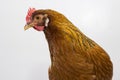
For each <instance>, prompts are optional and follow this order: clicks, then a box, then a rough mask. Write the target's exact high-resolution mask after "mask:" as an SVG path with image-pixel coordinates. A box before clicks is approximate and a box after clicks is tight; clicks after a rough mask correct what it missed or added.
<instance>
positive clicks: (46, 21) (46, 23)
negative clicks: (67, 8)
mask: <svg viewBox="0 0 120 80" xmlns="http://www.w3.org/2000/svg"><path fill="white" fill-rule="evenodd" d="M48 23H49V18H47V19H46V20H45V26H46V27H48Z"/></svg>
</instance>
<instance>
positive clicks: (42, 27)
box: [33, 26, 45, 31]
mask: <svg viewBox="0 0 120 80" xmlns="http://www.w3.org/2000/svg"><path fill="white" fill-rule="evenodd" d="M44 27H45V26H34V27H33V28H34V29H36V30H37V31H43V30H44Z"/></svg>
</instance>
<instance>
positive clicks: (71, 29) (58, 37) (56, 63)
mask: <svg viewBox="0 0 120 80" xmlns="http://www.w3.org/2000/svg"><path fill="white" fill-rule="evenodd" d="M26 22H27V24H26V25H25V27H24V29H25V30H27V29H28V28H31V27H33V28H34V29H35V30H37V31H43V32H44V34H45V36H46V39H47V41H48V45H49V50H50V57H51V67H50V68H49V80H112V75H113V65H112V62H111V60H110V57H109V56H108V54H107V53H106V52H105V51H104V50H103V49H102V48H101V47H100V46H99V45H98V44H97V43H95V42H94V41H93V40H91V39H90V38H88V37H87V36H86V35H84V34H83V33H82V32H81V31H80V30H79V29H78V28H77V27H75V25H73V24H72V23H71V22H70V21H69V20H68V19H67V18H66V17H65V16H64V15H62V14H61V13H59V12H57V11H54V10H49V9H47V10H42V9H41V10H35V8H30V9H29V11H28V14H27V16H26Z"/></svg>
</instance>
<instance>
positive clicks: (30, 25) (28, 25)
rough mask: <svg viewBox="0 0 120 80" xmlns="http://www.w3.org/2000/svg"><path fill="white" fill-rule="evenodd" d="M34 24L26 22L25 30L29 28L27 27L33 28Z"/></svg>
mask: <svg viewBox="0 0 120 80" xmlns="http://www.w3.org/2000/svg"><path fill="white" fill-rule="evenodd" d="M33 26H34V25H33V24H26V25H25V26H24V30H27V29H29V28H32V27H33Z"/></svg>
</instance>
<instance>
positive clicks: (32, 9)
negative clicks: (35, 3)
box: [26, 8, 36, 23]
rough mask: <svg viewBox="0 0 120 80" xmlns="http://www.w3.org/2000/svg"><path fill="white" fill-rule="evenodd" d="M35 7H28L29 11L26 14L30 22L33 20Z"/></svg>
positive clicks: (27, 20)
mask: <svg viewBox="0 0 120 80" xmlns="http://www.w3.org/2000/svg"><path fill="white" fill-rule="evenodd" d="M35 10H36V9H35V8H29V9H28V13H27V16H26V22H27V23H29V22H30V21H31V16H32V13H33V12H35Z"/></svg>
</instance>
